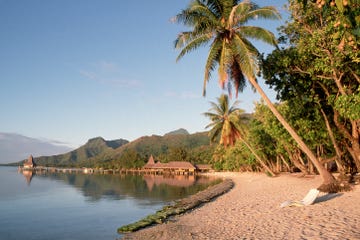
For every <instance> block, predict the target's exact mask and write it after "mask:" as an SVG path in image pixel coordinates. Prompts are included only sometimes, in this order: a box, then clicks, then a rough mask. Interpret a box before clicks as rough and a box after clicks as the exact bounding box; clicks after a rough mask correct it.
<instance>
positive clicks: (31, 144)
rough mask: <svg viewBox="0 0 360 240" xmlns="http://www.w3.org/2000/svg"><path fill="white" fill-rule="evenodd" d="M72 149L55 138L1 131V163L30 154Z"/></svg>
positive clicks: (17, 159)
mask: <svg viewBox="0 0 360 240" xmlns="http://www.w3.org/2000/svg"><path fill="white" fill-rule="evenodd" d="M62 144H63V143H62ZM71 150H72V148H70V147H67V146H64V145H61V143H60V142H56V141H53V140H40V139H36V138H31V137H26V136H23V135H20V134H16V133H4V132H0V164H1V163H11V162H15V161H20V160H23V159H27V158H28V157H29V155H30V154H32V155H33V156H46V155H54V154H61V153H66V152H69V151H71Z"/></svg>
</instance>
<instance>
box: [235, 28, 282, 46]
mask: <svg viewBox="0 0 360 240" xmlns="http://www.w3.org/2000/svg"><path fill="white" fill-rule="evenodd" d="M237 32H238V33H241V35H243V36H244V37H248V38H253V39H255V40H261V41H263V42H265V43H268V44H270V45H273V46H277V41H276V38H275V35H274V34H273V33H272V32H270V31H268V30H266V29H264V28H261V27H256V26H242V27H239V28H238V29H237Z"/></svg>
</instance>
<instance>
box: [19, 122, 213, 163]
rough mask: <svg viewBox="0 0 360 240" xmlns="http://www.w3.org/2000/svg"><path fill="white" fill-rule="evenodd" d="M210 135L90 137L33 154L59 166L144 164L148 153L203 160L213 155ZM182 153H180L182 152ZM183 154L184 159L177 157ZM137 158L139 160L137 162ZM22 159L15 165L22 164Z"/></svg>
mask: <svg viewBox="0 0 360 240" xmlns="http://www.w3.org/2000/svg"><path fill="white" fill-rule="evenodd" d="M211 149H212V146H211V145H210V139H209V137H208V133H207V132H200V133H194V134H189V133H188V131H186V130H185V129H178V130H175V131H172V132H169V133H167V134H165V135H164V136H159V135H152V136H143V137H140V138H138V139H136V140H134V141H132V142H129V141H127V140H124V139H117V140H110V141H108V140H105V139H104V138H102V137H95V138H91V139H89V140H88V141H87V142H86V143H85V144H84V145H82V146H81V147H79V148H77V149H75V150H72V151H70V152H67V153H64V154H58V155H53V156H41V157H36V158H34V161H35V163H36V164H38V165H42V166H58V167H105V168H106V167H108V166H110V165H109V164H112V165H111V166H114V165H115V166H116V168H123V167H125V168H127V167H141V166H142V165H144V164H145V163H146V162H147V160H148V158H149V156H150V155H153V156H154V157H156V159H157V160H162V161H165V162H166V161H170V160H171V161H175V160H181V161H183V160H185V159H184V158H183V157H186V158H187V160H188V161H192V162H197V163H202V162H203V161H208V160H209V159H211V151H212V150H211ZM180 153H181V154H180ZM178 157H181V159H177V158H178ZM134 162H136V164H135V165H134ZM22 163H23V161H21V162H16V163H13V165H19V164H22Z"/></svg>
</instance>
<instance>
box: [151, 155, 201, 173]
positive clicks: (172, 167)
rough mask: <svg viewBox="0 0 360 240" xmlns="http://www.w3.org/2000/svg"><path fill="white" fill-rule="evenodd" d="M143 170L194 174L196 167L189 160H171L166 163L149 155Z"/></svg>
mask: <svg viewBox="0 0 360 240" xmlns="http://www.w3.org/2000/svg"><path fill="white" fill-rule="evenodd" d="M144 169H145V170H149V171H152V172H161V173H171V174H194V173H195V171H196V167H195V166H194V165H192V164H191V163H190V162H185V161H172V162H168V163H161V162H160V161H158V162H155V160H154V157H153V156H152V155H151V156H150V158H149V160H148V162H147V163H146V164H145V166H144Z"/></svg>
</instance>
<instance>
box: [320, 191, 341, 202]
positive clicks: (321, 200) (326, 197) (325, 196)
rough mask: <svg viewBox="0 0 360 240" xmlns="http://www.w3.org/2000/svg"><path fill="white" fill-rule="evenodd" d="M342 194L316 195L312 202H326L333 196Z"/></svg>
mask: <svg viewBox="0 0 360 240" xmlns="http://www.w3.org/2000/svg"><path fill="white" fill-rule="evenodd" d="M342 195H343V193H327V194H325V195H323V196H320V197H317V198H316V199H315V201H314V204H316V203H320V202H326V201H329V200H331V199H333V198H336V197H340V196H342Z"/></svg>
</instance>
